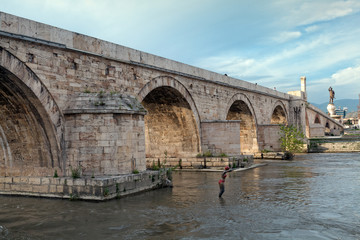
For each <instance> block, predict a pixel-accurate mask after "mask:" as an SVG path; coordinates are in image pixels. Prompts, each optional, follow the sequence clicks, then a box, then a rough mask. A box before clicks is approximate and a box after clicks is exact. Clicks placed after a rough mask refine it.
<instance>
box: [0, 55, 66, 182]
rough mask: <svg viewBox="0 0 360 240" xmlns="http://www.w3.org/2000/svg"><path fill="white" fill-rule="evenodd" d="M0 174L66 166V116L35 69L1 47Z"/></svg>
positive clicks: (33, 173)
mask: <svg viewBox="0 0 360 240" xmlns="http://www.w3.org/2000/svg"><path fill="white" fill-rule="evenodd" d="M0 102H1V104H0V147H1V148H0V176H25V175H26V176H52V175H53V174H54V168H55V169H59V170H61V169H62V170H64V169H65V157H64V146H65V145H64V143H65V140H64V117H63V115H62V113H61V112H60V109H59V107H58V106H57V104H56V102H55V100H54V99H53V97H52V96H51V94H50V92H49V91H48V90H47V88H46V87H45V85H44V84H43V83H42V82H41V81H40V79H39V78H38V77H37V76H36V74H35V73H34V72H32V70H31V69H30V68H29V67H27V66H26V65H25V64H24V63H23V62H21V61H20V60H19V59H18V58H17V57H15V56H14V55H12V54H11V53H10V52H8V51H6V50H4V49H2V48H0Z"/></svg>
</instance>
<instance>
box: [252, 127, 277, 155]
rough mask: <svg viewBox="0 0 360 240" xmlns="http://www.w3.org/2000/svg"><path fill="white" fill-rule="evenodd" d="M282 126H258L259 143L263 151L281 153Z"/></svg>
mask: <svg viewBox="0 0 360 240" xmlns="http://www.w3.org/2000/svg"><path fill="white" fill-rule="evenodd" d="M280 126H281V125H279V124H269V125H260V126H258V130H259V142H260V144H259V145H260V147H261V150H268V151H281V147H280V141H279V139H280Z"/></svg>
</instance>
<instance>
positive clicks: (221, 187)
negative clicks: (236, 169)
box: [219, 167, 232, 198]
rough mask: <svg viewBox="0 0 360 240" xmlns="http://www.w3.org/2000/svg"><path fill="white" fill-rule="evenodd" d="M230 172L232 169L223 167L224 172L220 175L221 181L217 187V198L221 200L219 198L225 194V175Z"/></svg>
mask: <svg viewBox="0 0 360 240" xmlns="http://www.w3.org/2000/svg"><path fill="white" fill-rule="evenodd" d="M231 171H232V169H230V168H229V167H225V171H223V173H222V174H221V179H220V180H219V187H220V192H219V198H221V196H222V195H223V193H224V192H225V178H226V176H227V175H226V173H228V172H231Z"/></svg>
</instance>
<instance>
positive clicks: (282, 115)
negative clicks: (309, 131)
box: [270, 101, 288, 125]
mask: <svg viewBox="0 0 360 240" xmlns="http://www.w3.org/2000/svg"><path fill="white" fill-rule="evenodd" d="M287 119H288V118H287V112H286V108H285V106H284V104H283V103H282V102H281V101H277V102H275V104H274V108H273V110H272V114H271V118H270V124H285V125H286V124H287V122H288V121H287Z"/></svg>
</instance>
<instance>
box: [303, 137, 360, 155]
mask: <svg viewBox="0 0 360 240" xmlns="http://www.w3.org/2000/svg"><path fill="white" fill-rule="evenodd" d="M308 152H360V141H359V140H353V141H352V140H346V139H310V140H309V144H308Z"/></svg>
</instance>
